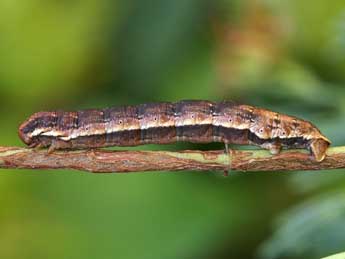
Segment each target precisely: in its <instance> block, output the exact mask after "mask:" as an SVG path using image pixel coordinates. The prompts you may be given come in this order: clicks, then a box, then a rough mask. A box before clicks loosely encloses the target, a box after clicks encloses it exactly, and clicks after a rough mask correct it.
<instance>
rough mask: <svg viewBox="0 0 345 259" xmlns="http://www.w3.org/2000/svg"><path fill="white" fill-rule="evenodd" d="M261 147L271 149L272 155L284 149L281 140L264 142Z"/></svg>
mask: <svg viewBox="0 0 345 259" xmlns="http://www.w3.org/2000/svg"><path fill="white" fill-rule="evenodd" d="M261 147H262V148H264V149H267V150H268V151H270V153H271V154H272V155H277V154H279V153H280V151H281V150H282V145H281V144H280V143H279V142H273V143H264V144H263V145H261Z"/></svg>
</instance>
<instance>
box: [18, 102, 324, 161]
mask: <svg viewBox="0 0 345 259" xmlns="http://www.w3.org/2000/svg"><path fill="white" fill-rule="evenodd" d="M19 136H20V138H21V139H22V140H23V141H24V143H26V144H27V145H29V146H30V147H49V149H50V151H52V150H55V149H82V148H98V147H107V146H136V145H142V144H149V143H152V144H166V143H172V142H175V141H188V142H194V143H208V142H224V143H225V144H244V145H247V144H252V145H256V146H260V147H262V148H265V149H268V150H270V152H271V153H272V154H277V153H279V152H280V150H281V149H282V148H307V149H309V150H310V151H311V154H312V155H313V157H314V158H315V159H316V160H317V161H322V160H323V159H324V158H325V154H326V151H327V148H328V146H329V145H330V143H331V142H330V141H329V140H328V139H327V138H326V137H325V136H324V135H322V133H321V132H320V131H319V130H318V129H317V128H316V127H315V126H314V125H313V124H312V123H310V122H308V121H305V120H302V119H298V118H296V117H293V116H289V115H285V114H280V113H277V112H273V111H269V110H266V109H261V108H257V107H253V106H249V105H241V104H235V103H233V102H219V103H214V102H210V101H180V102H176V103H169V102H161V103H148V104H142V105H138V106H121V107H112V108H106V109H93V110H81V111H74V112H64V111H51V112H38V113H35V114H33V115H32V116H31V117H30V118H29V119H27V120H26V121H25V122H23V123H22V124H21V126H20V127H19Z"/></svg>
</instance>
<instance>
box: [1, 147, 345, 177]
mask: <svg viewBox="0 0 345 259" xmlns="http://www.w3.org/2000/svg"><path fill="white" fill-rule="evenodd" d="M0 168H17V169H20V168H25V169H76V170H81V171H88V172H95V173H121V172H143V171H181V170H200V171H206V170H207V171H214V170H220V171H227V170H235V171H243V172H246V171H248V172H250V171H294V170H322V169H335V168H345V146H344V147H332V148H329V149H328V151H327V156H326V158H325V159H324V160H323V161H322V162H317V161H315V160H314V158H313V157H312V156H311V155H310V154H309V153H308V152H306V151H305V150H289V151H283V152H281V153H280V154H278V155H271V154H270V153H269V152H267V151H265V150H242V151H240V150H231V151H230V154H225V153H224V151H222V150H221V151H197V150H187V151H180V152H170V151H109V150H77V151H55V152H52V153H48V152H47V150H45V149H30V148H20V147H0Z"/></svg>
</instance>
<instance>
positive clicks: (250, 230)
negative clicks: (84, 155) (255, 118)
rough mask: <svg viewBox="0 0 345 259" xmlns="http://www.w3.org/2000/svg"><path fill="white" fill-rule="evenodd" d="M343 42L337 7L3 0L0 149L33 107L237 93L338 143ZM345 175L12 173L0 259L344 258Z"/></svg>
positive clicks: (3, 188) (341, 8)
mask: <svg viewBox="0 0 345 259" xmlns="http://www.w3.org/2000/svg"><path fill="white" fill-rule="evenodd" d="M344 32H345V3H344V1H340V0H335V1H332V2H325V1H321V0H318V1H313V2H312V3H311V2H310V1H306V0H302V1H297V0H292V1H270V0H247V1H239V0H236V1H230V0H217V1H207V0H201V1H197V0H191V1H183V0H176V1H163V0H148V1H134V0H130V1H106V0H100V1H96V0H85V1H39V0H28V1H21V2H18V1H11V0H2V1H1V2H0V57H1V63H0V98H1V101H2V105H1V106H0V118H1V121H2V123H1V128H0V130H1V134H0V141H1V144H2V145H22V143H20V141H19V140H18V137H17V134H16V132H17V126H18V125H19V123H20V122H21V121H22V120H24V119H25V118H26V117H27V116H29V115H30V114H31V113H33V112H35V111H38V110H53V109H65V110H68V109H73V110H76V109H81V108H89V107H105V106H111V105H121V104H138V103H143V102H150V101H161V100H169V101H174V100H179V99H210V100H223V99H233V100H236V101H239V102H244V103H248V104H253V105H259V106H263V107H267V108H271V109H273V110H276V111H280V112H286V113H290V114H294V115H296V116H300V117H302V118H305V119H308V120H311V121H313V123H315V124H316V125H318V126H319V127H320V129H321V130H322V131H323V132H324V133H325V134H326V135H327V136H328V137H329V138H330V139H331V140H332V141H333V144H334V145H343V143H344V140H345V135H344V130H343V129H344V128H345V105H344V104H345V89H344V87H343V84H344V81H345V73H344V71H345V33H344ZM137 148H138V149H143V148H144V149H172V150H173V149H182V148H202V149H210V148H223V147H222V146H221V145H218V144H210V145H192V144H188V143H178V144H176V145H168V146H154V145H150V146H145V147H137ZM342 172H343V170H337V171H324V172H296V173H265V174H263V173H251V174H240V173H232V176H231V177H228V178H224V177H222V176H221V174H220V173H215V172H208V173H171V174H170V173H169V174H165V173H145V174H128V175H126V174H123V175H114V174H113V175H92V174H86V173H82V172H69V171H54V172H44V171H42V172H35V171H25V170H23V171H14V170H13V171H11V170H6V171H5V170H2V172H1V174H0V201H1V203H0V206H1V207H0V228H1V231H0V244H1V246H0V257H1V258H21V259H22V258H24V259H25V258H61V257H63V258H111V257H116V258H150V259H152V258H260V257H261V258H320V257H322V256H326V255H330V254H334V253H337V252H341V251H345V231H344V229H343V228H344V223H345V222H344V195H345V191H344V187H345V186H344V182H345V181H343V180H345V176H343V175H342Z"/></svg>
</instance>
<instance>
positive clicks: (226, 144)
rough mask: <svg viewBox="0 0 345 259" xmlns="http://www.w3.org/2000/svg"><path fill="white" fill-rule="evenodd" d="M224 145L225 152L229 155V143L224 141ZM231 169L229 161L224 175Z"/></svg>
mask: <svg viewBox="0 0 345 259" xmlns="http://www.w3.org/2000/svg"><path fill="white" fill-rule="evenodd" d="M224 145H225V150H224V151H225V154H226V155H227V156H230V149H229V144H228V143H224ZM229 161H231V160H230V159H229ZM230 171H231V164H230V163H229V167H228V169H227V170H224V176H229V172H230Z"/></svg>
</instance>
